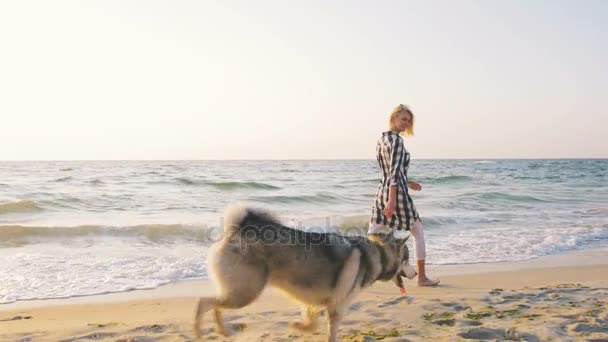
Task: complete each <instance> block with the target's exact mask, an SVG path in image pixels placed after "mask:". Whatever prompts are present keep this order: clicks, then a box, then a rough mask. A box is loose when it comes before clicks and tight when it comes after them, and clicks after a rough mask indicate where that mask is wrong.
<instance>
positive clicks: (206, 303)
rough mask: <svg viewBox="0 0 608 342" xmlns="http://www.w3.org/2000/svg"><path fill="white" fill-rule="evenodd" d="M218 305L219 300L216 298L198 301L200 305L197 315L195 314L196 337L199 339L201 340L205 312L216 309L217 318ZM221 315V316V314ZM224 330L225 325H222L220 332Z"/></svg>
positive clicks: (205, 298) (198, 305) (197, 308)
mask: <svg viewBox="0 0 608 342" xmlns="http://www.w3.org/2000/svg"><path fill="white" fill-rule="evenodd" d="M216 305H217V299H216V298H214V297H204V298H200V299H199V300H198V304H197V306H196V313H195V314H194V336H196V338H197V339H200V338H201V337H202V336H201V323H202V318H203V315H204V314H205V312H207V311H209V310H211V309H214V310H215V311H216V317H217V311H218V310H217V309H216ZM220 315H221V314H220ZM216 322H217V318H216ZM223 329H224V325H223V324H222V326H221V329H219V327H218V331H220V333H221V331H223Z"/></svg>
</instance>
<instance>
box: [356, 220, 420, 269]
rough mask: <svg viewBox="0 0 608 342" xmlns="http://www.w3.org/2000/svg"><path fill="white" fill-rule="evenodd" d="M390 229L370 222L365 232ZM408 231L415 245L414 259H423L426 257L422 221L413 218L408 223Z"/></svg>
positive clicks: (386, 231)
mask: <svg viewBox="0 0 608 342" xmlns="http://www.w3.org/2000/svg"><path fill="white" fill-rule="evenodd" d="M390 231H391V229H390V228H388V227H386V226H385V225H381V224H377V223H372V224H370V225H369V229H368V230H367V234H377V233H385V234H386V233H389V232H390ZM410 233H411V234H412V236H413V237H414V244H415V245H416V260H425V259H426V242H425V241H424V231H423V229H422V222H420V221H418V220H415V221H414V222H412V224H411V225H410Z"/></svg>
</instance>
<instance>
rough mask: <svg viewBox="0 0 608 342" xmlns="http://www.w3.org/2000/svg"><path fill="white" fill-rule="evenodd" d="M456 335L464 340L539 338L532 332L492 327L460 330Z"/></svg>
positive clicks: (528, 339) (526, 339)
mask: <svg viewBox="0 0 608 342" xmlns="http://www.w3.org/2000/svg"><path fill="white" fill-rule="evenodd" d="M458 336H460V337H462V338H464V339H466V340H498V341H504V340H515V341H521V340H523V341H528V342H540V339H539V338H538V337H536V336H534V335H532V334H527V333H520V332H518V331H517V330H515V329H509V330H505V329H492V328H474V329H470V330H468V331H465V332H461V333H459V334H458Z"/></svg>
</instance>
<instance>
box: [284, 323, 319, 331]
mask: <svg viewBox="0 0 608 342" xmlns="http://www.w3.org/2000/svg"><path fill="white" fill-rule="evenodd" d="M289 327H290V328H292V329H296V330H300V331H303V332H313V331H315V330H317V326H316V325H315V324H312V323H310V322H303V321H292V322H289Z"/></svg>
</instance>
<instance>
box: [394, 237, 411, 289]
mask: <svg viewBox="0 0 608 342" xmlns="http://www.w3.org/2000/svg"><path fill="white" fill-rule="evenodd" d="M409 237H410V235H409V234H408V233H406V232H404V231H403V230H395V231H393V234H392V238H393V239H394V241H395V244H396V245H397V248H398V255H399V266H398V268H397V272H396V273H395V276H394V277H393V279H392V280H393V282H394V283H395V285H397V287H400V288H402V287H404V284H405V280H404V278H408V279H414V277H415V276H416V274H417V272H416V269H415V268H414V267H412V266H411V265H410V251H409V248H407V244H406V242H407V239H409Z"/></svg>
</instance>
